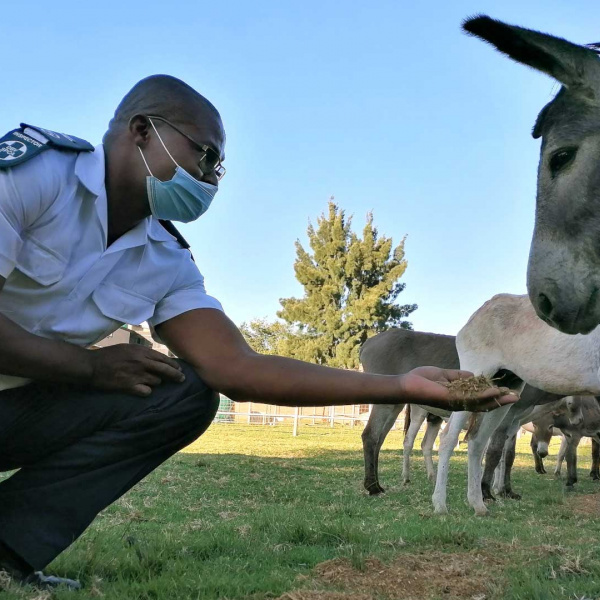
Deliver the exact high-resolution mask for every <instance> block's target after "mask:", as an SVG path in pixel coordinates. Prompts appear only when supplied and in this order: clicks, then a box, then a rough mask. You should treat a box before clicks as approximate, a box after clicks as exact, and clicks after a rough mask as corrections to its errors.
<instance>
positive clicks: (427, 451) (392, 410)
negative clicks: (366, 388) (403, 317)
mask: <svg viewBox="0 0 600 600" xmlns="http://www.w3.org/2000/svg"><path fill="white" fill-rule="evenodd" d="M454 339H455V338H454V336H451V335H438V334H435V333H424V332H420V331H411V330H409V329H389V330H388V331H384V332H383V333H380V334H378V335H376V336H374V337H372V338H369V339H368V340H367V341H366V342H365V343H364V344H363V345H362V346H361V349H360V362H361V364H362V366H363V368H364V370H365V371H366V372H368V373H379V374H381V375H398V374H399V373H407V372H408V371H410V370H412V369H415V368H417V367H423V366H426V365H433V366H436V367H440V368H443V369H458V353H457V352H456V345H455V342H454ZM403 408H404V404H375V405H374V406H373V408H372V410H371V415H370V416H369V421H368V422H367V426H366V427H365V429H364V430H363V433H362V442H363V453H364V457H365V480H364V487H365V489H366V490H367V491H368V492H369V494H370V495H372V496H373V495H376V494H381V493H382V492H383V491H384V489H383V488H382V487H381V485H380V484H379V451H380V450H381V446H382V444H383V442H384V440H385V438H386V436H387V434H388V433H389V431H390V429H391V428H392V425H393V424H394V423H395V422H396V419H397V418H398V415H399V414H400V412H401V411H402V409H403ZM436 413H439V414H434V413H432V412H431V409H430V407H420V406H413V407H412V408H411V423H410V427H409V429H408V430H407V431H406V432H405V437H404V463H403V465H404V466H403V479H404V481H408V479H409V456H410V452H411V450H412V446H413V444H414V440H415V437H416V435H417V432H418V430H419V428H420V427H421V425H422V424H423V422H424V421H425V419H427V420H428V424H427V431H426V434H425V438H424V440H423V444H422V448H423V456H424V458H425V465H426V467H427V472H428V475H429V474H430V476H431V478H432V479H433V477H435V475H434V473H435V471H434V468H433V461H432V459H431V452H432V449H433V444H434V442H435V438H436V437H437V433H438V431H439V429H440V427H441V424H442V417H447V416H448V415H449V414H450V413H449V412H446V411H436Z"/></svg>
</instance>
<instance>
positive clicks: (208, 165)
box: [146, 115, 226, 181]
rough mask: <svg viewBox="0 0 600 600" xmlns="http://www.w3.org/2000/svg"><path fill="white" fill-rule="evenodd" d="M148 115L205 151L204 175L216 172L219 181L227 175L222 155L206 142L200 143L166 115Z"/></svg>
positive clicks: (202, 160) (202, 163)
mask: <svg viewBox="0 0 600 600" xmlns="http://www.w3.org/2000/svg"><path fill="white" fill-rule="evenodd" d="M146 117H147V118H148V119H156V120H157V121H163V122H164V123H166V124H167V125H169V126H171V127H172V128H173V129H174V130H175V131H177V132H178V133H180V134H181V135H183V136H184V137H186V138H187V139H188V140H189V141H190V142H192V144H193V145H194V146H195V147H196V148H198V149H200V151H201V152H204V154H203V155H202V157H201V158H200V161H199V165H200V170H201V171H202V174H203V175H208V174H209V173H213V172H214V174H215V175H216V176H217V179H218V180H219V181H221V179H223V177H225V173H226V170H225V167H224V166H223V164H222V163H221V157H220V156H219V155H218V154H217V153H216V152H215V151H214V150H213V149H212V148H211V147H210V146H207V145H206V144H199V143H198V142H197V141H196V140H194V139H193V138H191V137H190V136H189V135H188V134H187V133H185V132H184V131H181V129H179V127H176V126H175V125H173V123H171V121H168V120H167V119H165V118H164V117H159V116H157V115H146Z"/></svg>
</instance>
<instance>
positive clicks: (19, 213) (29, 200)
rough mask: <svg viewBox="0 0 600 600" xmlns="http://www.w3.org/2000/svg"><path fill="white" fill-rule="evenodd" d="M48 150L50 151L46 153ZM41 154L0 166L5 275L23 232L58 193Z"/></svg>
mask: <svg viewBox="0 0 600 600" xmlns="http://www.w3.org/2000/svg"><path fill="white" fill-rule="evenodd" d="M48 154H50V153H48ZM51 164H52V161H51V160H50V161H49V160H48V159H46V157H45V156H39V157H36V158H35V159H33V160H31V161H29V162H26V163H23V164H22V165H19V166H17V167H12V168H8V169H0V276H2V277H4V278H8V276H9V275H10V274H11V273H12V271H13V269H14V268H15V266H16V264H17V259H18V256H19V253H20V251H21V247H22V246H23V232H24V231H25V230H26V229H27V228H28V227H30V226H31V225H33V224H34V223H35V222H36V220H37V219H38V218H39V217H40V216H41V215H42V214H43V213H44V211H45V210H46V209H47V208H48V206H49V205H50V204H51V203H52V202H53V200H54V199H55V198H56V196H57V195H58V192H59V189H60V184H59V181H58V177H57V173H56V172H54V170H53V169H52V167H51Z"/></svg>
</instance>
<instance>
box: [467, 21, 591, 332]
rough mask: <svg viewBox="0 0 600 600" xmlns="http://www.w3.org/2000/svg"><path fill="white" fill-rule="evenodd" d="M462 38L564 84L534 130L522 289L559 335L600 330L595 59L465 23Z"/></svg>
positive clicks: (497, 26) (571, 47) (525, 33)
mask: <svg viewBox="0 0 600 600" xmlns="http://www.w3.org/2000/svg"><path fill="white" fill-rule="evenodd" d="M463 28H464V29H465V31H466V32H468V33H470V34H472V35H475V36H477V37H479V38H481V39H483V40H485V41H488V42H490V43H491V44H493V45H494V46H495V47H496V48H497V49H498V50H499V51H501V52H503V53H505V54H507V55H508V56H509V57H511V58H513V59H514V60H516V61H518V62H520V63H524V64H526V65H528V66H530V67H533V68H534V69H537V70H539V71H542V72H544V73H546V74H547V75H550V76H551V77H553V78H554V79H556V80H557V81H558V82H559V83H561V84H562V87H561V89H560V91H559V92H558V94H557V95H556V96H555V97H554V99H553V100H552V101H551V102H550V103H549V104H547V105H546V106H545V107H544V108H543V109H542V111H541V112H540V114H539V115H538V118H537V121H536V123H535V126H534V128H533V137H534V138H536V139H537V138H540V137H541V138H542V147H541V157H540V162H539V167H538V185H537V204H536V216H535V229H534V232H533V240H532V243H531V250H530V254H529V266H528V272H527V290H528V293H529V298H530V300H531V303H532V304H533V306H534V308H535V311H536V313H537V314H538V316H539V317H540V318H541V319H544V320H545V321H546V322H547V323H549V324H550V325H551V326H552V327H555V328H557V329H558V330H560V331H562V332H564V333H570V334H576V333H589V332H590V331H592V329H594V327H596V326H597V325H598V324H600V293H599V291H600V245H599V244H598V239H599V234H600V211H599V210H598V201H599V200H600V160H598V158H599V156H600V136H599V133H600V60H599V59H598V56H597V53H596V51H595V50H593V49H592V47H593V46H594V45H591V46H589V47H584V46H579V45H577V44H573V43H571V42H568V41H566V40H564V39H561V38H558V37H554V36H551V35H547V34H545V33H539V32H537V31H532V30H529V29H523V28H521V27H516V26H513V25H507V24H505V23H502V22H500V21H496V20H493V19H491V18H489V17H487V16H478V17H475V18H473V19H468V20H467V21H465V23H464V24H463Z"/></svg>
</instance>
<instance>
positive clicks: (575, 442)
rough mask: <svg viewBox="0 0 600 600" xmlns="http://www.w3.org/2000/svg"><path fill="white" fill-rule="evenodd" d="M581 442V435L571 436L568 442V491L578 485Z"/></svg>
mask: <svg viewBox="0 0 600 600" xmlns="http://www.w3.org/2000/svg"><path fill="white" fill-rule="evenodd" d="M580 441H581V436H580V435H579V434H573V435H571V436H569V438H568V441H567V452H566V454H565V456H566V458H567V483H566V486H567V490H572V489H573V486H574V485H575V484H576V483H577V447H578V446H579V442H580Z"/></svg>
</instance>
